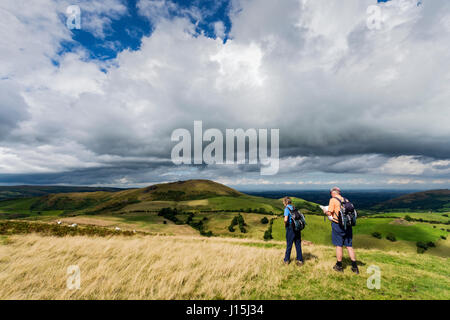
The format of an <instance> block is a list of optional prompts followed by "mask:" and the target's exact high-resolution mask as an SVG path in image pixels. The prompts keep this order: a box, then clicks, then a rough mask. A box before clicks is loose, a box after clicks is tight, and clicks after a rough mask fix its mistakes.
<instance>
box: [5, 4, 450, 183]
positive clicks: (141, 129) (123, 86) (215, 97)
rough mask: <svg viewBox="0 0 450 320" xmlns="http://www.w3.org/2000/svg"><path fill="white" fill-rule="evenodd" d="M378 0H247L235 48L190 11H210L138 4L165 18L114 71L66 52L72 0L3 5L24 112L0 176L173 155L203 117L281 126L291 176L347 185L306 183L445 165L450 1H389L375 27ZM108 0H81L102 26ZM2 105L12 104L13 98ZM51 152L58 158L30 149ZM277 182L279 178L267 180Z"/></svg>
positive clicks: (156, 19) (9, 58) (218, 28)
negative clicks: (183, 134)
mask: <svg viewBox="0 0 450 320" xmlns="http://www.w3.org/2000/svg"><path fill="white" fill-rule="evenodd" d="M372 2H373V1H366V0H364V1H359V0H349V1H346V2H345V3H341V2H340V3H339V4H337V3H330V1H325V0H315V1H306V0H303V1H296V0H295V1H294V0H293V1H283V3H282V4H281V3H279V2H274V1H271V0H262V1H254V0H252V1H251V0H243V1H237V0H236V1H233V4H232V13H231V16H230V17H231V19H232V29H231V32H230V37H231V38H230V40H228V41H227V42H226V43H225V44H224V43H223V40H222V39H221V38H223V33H224V26H223V24H222V23H221V22H218V23H216V24H215V25H214V28H215V32H216V35H217V36H218V38H217V39H211V38H207V37H205V36H204V35H202V34H197V33H196V25H195V22H194V23H192V22H191V19H192V18H194V20H195V19H201V18H202V15H203V14H204V13H202V12H199V11H196V10H195V9H190V10H188V9H187V10H185V11H184V12H183V11H181V12H180V16H181V17H177V18H174V17H171V10H176V9H177V7H176V5H175V4H173V3H172V2H168V1H146V2H139V3H138V8H139V10H140V13H141V14H142V15H143V16H146V17H148V18H149V19H150V20H151V21H153V23H155V29H154V31H153V33H152V34H151V36H149V37H145V38H143V39H142V45H141V47H140V50H138V51H124V52H122V53H120V54H119V55H118V57H117V59H116V60H114V61H113V63H111V64H110V65H103V64H100V63H98V62H94V61H89V60H88V59H86V53H85V52H84V51H83V50H80V51H77V52H72V53H66V54H64V55H62V56H58V55H57V54H56V53H57V52H58V50H59V47H60V43H61V41H63V40H70V37H71V34H70V31H69V30H67V28H65V26H64V23H63V21H61V19H60V17H59V16H58V14H59V13H61V12H63V9H64V5H65V4H66V2H64V1H62V2H54V1H50V0H49V1H42V2H41V6H40V7H39V6H37V5H22V3H19V4H18V5H16V3H17V2H16V1H2V3H1V4H0V24H1V25H0V27H1V28H0V30H1V31H0V33H1V34H0V61H1V62H0V79H8V81H9V85H10V86H12V87H13V88H14V89H13V91H14V93H10V94H11V95H13V96H14V97H16V98H17V99H15V100H14V101H15V102H14V103H11V106H12V105H14V106H17V109H16V110H17V114H16V115H14V116H11V117H10V118H11V119H12V120H11V121H10V122H8V124H7V131H8V137H10V138H11V139H10V140H8V141H4V142H3V143H4V145H2V147H3V148H4V149H3V151H4V153H3V158H2V159H3V162H0V165H2V168H3V169H2V170H0V171H4V172H11V173H12V172H14V173H20V172H22V173H28V172H55V171H58V170H68V169H69V168H77V167H78V168H85V167H91V166H99V165H100V166H101V165H105V166H107V165H109V161H110V158H105V157H114V159H116V160H117V159H121V160H122V161H123V163H124V164H127V163H129V161H135V160H136V159H141V160H142V161H143V162H145V161H146V160H147V159H150V158H151V159H158V160H159V161H166V160H168V157H169V155H170V149H171V143H170V133H171V132H172V130H174V129H176V128H191V127H192V123H193V121H194V120H203V123H204V124H205V126H207V127H216V128H220V129H224V128H239V127H242V128H280V133H281V137H280V138H281V140H280V144H281V148H282V153H281V154H282V155H283V159H282V161H281V165H280V176H279V177H274V179H278V181H279V183H294V182H293V181H303V183H306V181H310V182H311V184H313V183H318V182H319V183H331V182H333V181H341V180H338V179H335V177H333V178H330V179H326V178H320V179H319V178H317V180H316V182H314V180H303V179H302V177H301V175H302V174H303V173H305V172H307V173H310V172H321V173H324V174H335V173H337V174H343V175H346V174H372V175H377V174H380V175H384V176H398V175H400V176H421V175H423V176H427V177H433V179H435V180H436V179H437V178H436V176H438V175H448V174H449V169H448V167H449V160H448V159H449V158H450V151H449V150H450V148H449V147H450V145H449V142H448V141H450V126H449V125H448V122H449V119H450V109H449V108H448V107H447V101H448V100H449V99H450V88H449V86H450V82H449V81H448V80H449V79H450V69H449V64H448V61H449V60H450V50H449V49H450V48H449V47H450V41H449V40H450V32H448V30H447V29H445V28H444V27H443V26H445V25H447V24H446V23H447V21H449V18H448V17H449V11H450V4H449V3H448V2H443V1H435V2H427V3H426V4H424V5H423V8H412V7H411V8H408V9H404V8H402V7H401V6H399V2H398V1H397V0H395V1H392V4H389V5H384V6H383V10H386V11H385V12H386V17H388V18H386V19H385V20H384V24H383V28H382V29H381V30H378V31H375V30H369V29H368V28H367V26H366V18H367V16H366V8H367V6H368V5H369V4H372ZM109 4H110V5H109V6H102V5H101V2H99V1H96V2H92V3H91V2H83V3H82V10H83V8H84V10H85V11H86V13H87V16H88V17H89V16H91V15H92V17H93V18H92V19H91V20H89V21H87V22H86V21H85V27H86V28H87V29H88V30H89V31H91V32H93V33H94V34H95V35H96V36H99V37H102V36H104V35H105V34H106V33H107V32H108V28H109V24H110V22H111V19H113V18H115V17H117V16H119V15H121V14H125V11H126V8H124V6H123V5H122V4H121V3H120V2H118V1H111V2H109ZM183 17H184V18H183ZM51 59H58V62H59V66H57V65H54V64H53V63H52V61H51ZM100 67H106V68H107V69H108V70H107V72H106V73H104V72H102V71H100ZM0 81H2V82H3V81H5V80H0ZM0 83H1V82H0ZM0 87H1V85H0ZM8 94H9V93H8ZM6 98H7V94H6V93H4V92H0V99H3V101H6V100H7V99H6ZM20 106H21V107H20ZM2 107H3V106H2ZM3 108H8V111H9V112H7V114H10V113H11V112H10V111H11V107H10V106H6V107H3ZM4 110H5V109H4ZM4 110H0V114H2V115H3V114H5V112H4ZM11 114H12V113H11ZM5 118H6V116H5ZM0 125H2V122H1V121H0ZM0 129H1V128H0ZM61 141H63V142H62V143H63V144H64V145H65V146H66V148H65V150H61V149H60V146H61ZM15 146H21V147H20V148H19V147H18V148H15ZM43 146H45V147H46V148H47V149H45V154H46V156H47V157H54V159H55V162H52V161H48V162H45V161H44V159H45V157H38V156H37V155H36V154H33V152H29V150H31V151H36V152H37V151H38V150H40V149H39V148H42V147H43ZM74 146H76V147H74ZM27 147H28V149H29V150H28V151H27ZM7 148H9V149H7ZM71 148H72V152H71V154H70V156H69V154H68V153H67V152H68V151H69V150H71ZM5 150H7V151H5ZM11 150H14V152H12V153H11V155H10V156H7V155H6V153H9V152H10V151H11ZM5 152H6V153H5ZM87 155H88V156H87ZM102 157H103V158H102ZM437 159H442V160H437ZM117 162H119V161H118V160H117ZM14 163H17V164H16V165H15V164H14ZM5 168H6V169H5ZM143 170H145V169H143ZM183 170H185V169H183ZM209 170H210V171H209V172H211V174H212V173H213V172H216V171H215V170H216V168H212V167H211V168H209ZM223 170H224V171H227V170H229V169H223ZM246 170H247V169H245V168H237V169H232V170H229V171H227V172H231V174H232V175H233V176H232V178H229V179H231V180H233V181H241V180H242V181H243V182H245V181H246V180H245V179H252V181H254V177H252V176H251V174H253V171H250V169H249V171H246ZM293 170H294V171H295V170H297V171H295V172H293ZM173 171H174V172H176V170H175V169H174V170H173ZM194 171H195V170H194ZM207 171H208V170H204V171H201V172H200V174H207V173H206V172H207ZM196 172H198V171H196ZM289 174H292V175H293V177H289ZM174 175H175V173H174ZM240 175H243V177H241V176H240ZM237 176H239V179H240V180H238V178H236V177H237ZM216 177H221V175H220V174H218V175H217V176H216ZM281 177H282V178H281ZM213 178H214V176H213ZM397 178H398V177H395V179H397ZM117 179H118V180H117V181H118V182H119V183H123V182H124V181H125V182H126V181H132V177H126V176H121V177H120V178H117ZM121 179H128V180H121ZM282 179H284V180H283V181H281V180H282ZM352 179H355V180H352ZM402 179H403V178H402ZM405 179H409V178H408V177H406V178H405ZM346 180H347V181H354V182H355V183H356V182H358V181H359V182H360V183H362V184H364V183H366V181H367V180H364V179H362V180H361V178H360V177H356V178H355V177H350V176H348V177H347V178H346ZM413 180H414V179H413ZM416 180H417V179H416ZM425 180H426V179H425ZM257 181H259V180H257ZM267 181H269V182H271V183H273V182H274V181H275V180H267V179H265V180H260V181H259V182H258V183H261V184H264V183H266V182H267ZM393 181H394V180H393ZM402 181H403V180H402ZM405 181H406V180H405ZM427 181H428V180H427ZM443 181H445V179H443Z"/></svg>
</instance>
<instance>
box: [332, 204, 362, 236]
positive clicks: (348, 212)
mask: <svg viewBox="0 0 450 320" xmlns="http://www.w3.org/2000/svg"><path fill="white" fill-rule="evenodd" d="M335 199H337V200H338V201H339V203H340V204H341V209H340V211H339V217H338V219H339V225H340V226H341V227H342V228H343V229H344V230H347V228H350V227H353V226H356V218H357V217H358V213H357V212H356V210H355V206H354V205H353V203H351V202H350V201H348V199H346V198H343V199H344V200H343V201H341V199H339V198H337V197H335Z"/></svg>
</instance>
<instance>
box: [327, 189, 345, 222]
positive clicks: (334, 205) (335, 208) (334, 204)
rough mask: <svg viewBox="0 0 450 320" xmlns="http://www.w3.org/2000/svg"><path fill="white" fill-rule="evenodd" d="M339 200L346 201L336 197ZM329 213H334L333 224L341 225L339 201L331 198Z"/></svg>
mask: <svg viewBox="0 0 450 320" xmlns="http://www.w3.org/2000/svg"><path fill="white" fill-rule="evenodd" d="M336 197H337V198H339V199H341V201H344V198H343V197H342V196H340V195H339V196H336ZM328 211H329V212H331V213H332V217H333V222H336V223H339V218H338V217H339V212H340V211H341V203H340V202H339V200H338V199H335V198H331V199H330V203H329V204H328Z"/></svg>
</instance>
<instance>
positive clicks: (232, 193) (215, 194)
mask: <svg viewBox="0 0 450 320" xmlns="http://www.w3.org/2000/svg"><path fill="white" fill-rule="evenodd" d="M165 207H171V208H175V207H176V208H178V209H180V210H184V211H203V212H206V211H242V212H244V211H247V212H261V213H267V214H269V213H272V214H275V213H278V212H280V211H281V210H282V204H281V202H280V201H278V200H275V199H265V198H261V197H254V196H248V195H245V194H243V193H241V192H239V191H236V190H234V189H232V188H229V187H227V186H224V185H222V184H219V183H216V182H213V181H209V180H188V181H179V182H173V183H165V184H157V185H153V186H150V187H147V188H142V189H130V190H122V191H119V192H90V193H64V194H49V195H45V196H42V197H38V198H33V199H26V200H25V199H17V200H9V201H4V202H0V212H3V213H14V214H17V213H20V214H22V215H24V214H30V215H32V214H33V213H36V212H41V214H43V215H45V214H46V212H48V211H63V212H64V214H65V215H78V214H88V215H97V214H122V213H132V212H157V211H159V210H161V209H162V208H165Z"/></svg>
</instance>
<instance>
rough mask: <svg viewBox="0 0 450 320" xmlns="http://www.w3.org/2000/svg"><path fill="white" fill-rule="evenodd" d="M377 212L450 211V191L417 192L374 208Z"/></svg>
mask: <svg viewBox="0 0 450 320" xmlns="http://www.w3.org/2000/svg"><path fill="white" fill-rule="evenodd" d="M373 210H376V211H384V212H386V211H405V210H408V211H440V212H444V211H450V190H449V189H442V190H430V191H423V192H415V193H410V194H406V195H403V196H400V197H398V198H395V199H391V200H388V201H384V202H382V203H379V204H377V205H375V206H373Z"/></svg>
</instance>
